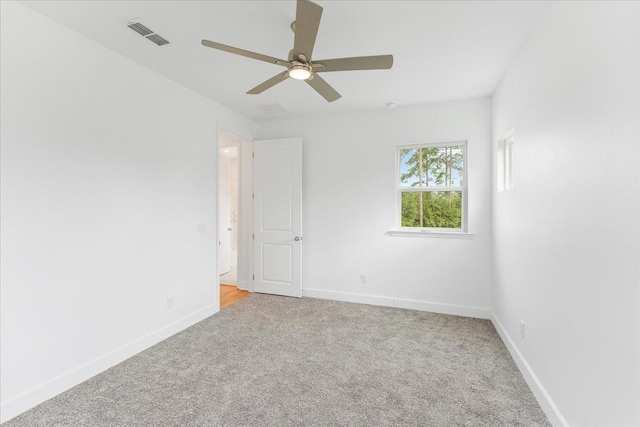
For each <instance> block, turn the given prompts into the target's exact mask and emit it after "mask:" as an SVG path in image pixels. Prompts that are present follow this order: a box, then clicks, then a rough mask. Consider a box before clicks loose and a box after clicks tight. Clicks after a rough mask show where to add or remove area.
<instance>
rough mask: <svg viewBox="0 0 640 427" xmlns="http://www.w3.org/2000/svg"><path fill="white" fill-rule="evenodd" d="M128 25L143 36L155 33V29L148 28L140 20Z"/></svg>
mask: <svg viewBox="0 0 640 427" xmlns="http://www.w3.org/2000/svg"><path fill="white" fill-rule="evenodd" d="M127 27H129V28H131V29H132V30H133V31H135V32H136V33H138V34H140V35H141V36H148V35H149V34H153V31H151V30H150V29H148V28H147V27H145V26H144V25H142V24H141V23H139V22H133V23H131V24H129V25H127Z"/></svg>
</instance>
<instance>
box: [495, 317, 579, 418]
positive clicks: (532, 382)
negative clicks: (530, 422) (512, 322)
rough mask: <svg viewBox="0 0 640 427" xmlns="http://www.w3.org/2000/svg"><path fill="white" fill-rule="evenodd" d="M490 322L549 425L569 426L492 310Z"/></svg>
mask: <svg viewBox="0 0 640 427" xmlns="http://www.w3.org/2000/svg"><path fill="white" fill-rule="evenodd" d="M491 322H492V323H493V326H494V327H495V328H496V331H498V335H500V338H502V342H504V345H505V346H506V347H507V350H509V353H511V357H513V360H514V361H515V362H516V365H517V366H518V369H520V372H521V373H522V376H523V377H524V379H525V381H526V382H527V384H528V385H529V388H530V389H531V391H532V392H533V395H534V396H535V397H536V400H537V401H538V403H539V404H540V407H541V408H542V410H543V411H544V413H545V415H546V416H547V418H548V419H549V422H550V423H551V425H553V426H554V427H569V424H568V423H567V420H565V419H564V417H563V416H562V414H561V413H560V410H558V407H557V406H556V405H555V403H553V400H551V396H549V393H547V391H546V390H545V388H544V387H543V386H542V383H541V382H540V380H539V379H538V377H537V376H536V374H535V373H534V372H533V369H531V366H529V364H528V363H527V361H526V359H525V358H524V356H522V353H520V350H518V347H516V345H515V343H514V342H513V340H512V339H511V337H510V336H509V334H508V333H507V330H506V329H505V328H504V327H503V326H502V323H500V321H499V320H498V318H497V317H496V315H495V314H494V313H493V312H491Z"/></svg>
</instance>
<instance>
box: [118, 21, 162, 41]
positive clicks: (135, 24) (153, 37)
mask: <svg viewBox="0 0 640 427" xmlns="http://www.w3.org/2000/svg"><path fill="white" fill-rule="evenodd" d="M136 19H137V18H136ZM127 27H129V28H131V29H132V30H133V31H135V32H136V33H138V34H140V35H141V36H143V37H144V38H145V39H147V40H149V41H150V42H153V43H155V44H156V45H158V46H164V45H166V44H169V40H167V39H165V38H164V37H162V36H161V35H159V34H156V33H155V32H154V31H153V30H152V29H150V28H149V27H147V26H145V25H142V23H140V22H139V21H137V20H131V21H129V22H128V23H127Z"/></svg>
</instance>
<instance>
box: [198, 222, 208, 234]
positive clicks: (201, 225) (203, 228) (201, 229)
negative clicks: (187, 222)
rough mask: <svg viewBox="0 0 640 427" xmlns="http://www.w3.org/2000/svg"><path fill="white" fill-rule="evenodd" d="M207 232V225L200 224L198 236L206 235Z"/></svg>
mask: <svg viewBox="0 0 640 427" xmlns="http://www.w3.org/2000/svg"><path fill="white" fill-rule="evenodd" d="M206 232H207V224H198V234H204V233H206Z"/></svg>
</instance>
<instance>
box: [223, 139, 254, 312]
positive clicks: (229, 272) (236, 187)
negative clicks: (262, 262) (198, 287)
mask: <svg viewBox="0 0 640 427" xmlns="http://www.w3.org/2000/svg"><path fill="white" fill-rule="evenodd" d="M218 142H219V153H218V207H219V217H218V219H219V224H218V230H219V233H218V236H219V237H218V273H219V275H220V309H223V308H225V307H227V306H229V305H231V304H233V303H235V302H237V301H239V300H241V299H242V298H244V297H246V296H247V295H248V291H247V290H243V289H240V288H239V286H238V283H239V281H238V264H239V262H238V249H239V246H240V245H239V237H240V223H241V221H240V215H241V213H240V194H241V192H240V152H241V150H240V140H239V139H238V138H237V137H235V136H233V135H231V134H228V133H224V132H221V133H220V135H219V140H218Z"/></svg>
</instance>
